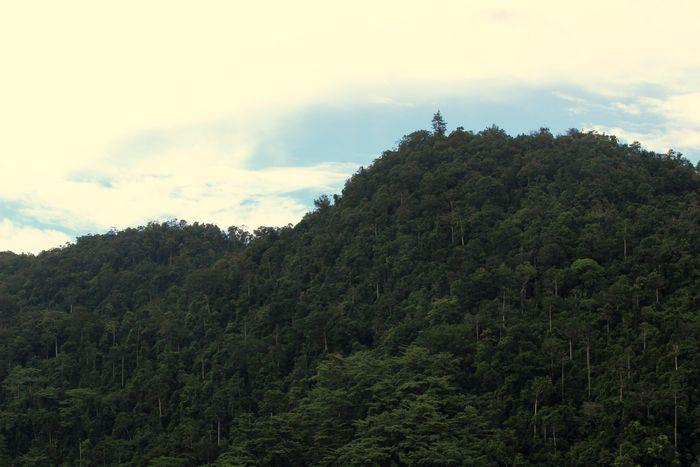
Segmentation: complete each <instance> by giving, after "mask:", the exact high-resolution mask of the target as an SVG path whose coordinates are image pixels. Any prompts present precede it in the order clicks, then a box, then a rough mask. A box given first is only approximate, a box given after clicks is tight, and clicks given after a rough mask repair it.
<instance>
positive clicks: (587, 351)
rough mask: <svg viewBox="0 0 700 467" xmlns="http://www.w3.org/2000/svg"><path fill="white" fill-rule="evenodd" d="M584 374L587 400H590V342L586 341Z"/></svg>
mask: <svg viewBox="0 0 700 467" xmlns="http://www.w3.org/2000/svg"><path fill="white" fill-rule="evenodd" d="M586 372H587V374H588V400H591V342H590V341H589V340H586Z"/></svg>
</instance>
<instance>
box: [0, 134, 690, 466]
mask: <svg viewBox="0 0 700 467" xmlns="http://www.w3.org/2000/svg"><path fill="white" fill-rule="evenodd" d="M699 187H700V179H699V177H698V173H697V171H696V170H695V168H694V167H693V166H692V165H691V164H690V163H689V162H688V161H687V160H685V159H683V158H682V157H681V156H680V155H679V154H676V153H673V152H670V153H668V154H666V155H660V154H655V153H653V152H648V151H645V150H643V149H642V148H641V147H640V146H639V145H637V144H632V145H623V144H620V143H619V142H618V141H617V140H616V139H615V138H614V137H609V136H604V135H598V134H595V133H592V132H587V133H586V132H580V131H577V130H571V131H569V132H568V133H567V134H564V135H559V136H554V135H552V134H551V133H550V132H549V131H548V130H546V129H541V130H539V131H537V132H533V133H531V134H529V135H519V136H516V137H511V136H508V135H507V134H506V133H505V132H503V131H502V130H500V129H498V128H496V127H492V128H488V129H486V130H484V131H482V132H480V133H476V134H474V133H472V132H468V131H464V130H462V129H457V130H455V131H453V132H451V133H450V134H449V135H445V134H440V133H436V132H434V133H431V132H427V131H417V132H414V133H411V134H410V135H408V136H406V137H404V138H403V139H402V140H401V141H399V143H398V144H397V147H396V148H395V149H394V150H390V151H386V152H385V153H384V154H383V155H382V156H381V157H379V158H378V159H377V160H375V161H374V163H373V164H372V165H371V166H370V167H368V168H362V169H360V170H359V171H358V172H357V173H356V174H354V175H353V176H352V177H351V178H350V179H349V180H348V182H347V183H346V185H345V188H344V189H343V191H342V193H341V194H340V195H335V196H333V197H326V196H322V197H320V198H319V199H318V200H317V201H316V202H315V210H314V211H312V212H310V213H309V214H307V215H306V216H304V218H303V219H302V220H301V221H300V222H299V223H298V224H296V225H295V226H287V227H282V228H270V227H262V228H259V229H257V230H256V231H255V232H253V233H248V232H245V231H243V230H241V229H239V228H236V227H231V228H230V229H229V230H227V231H226V232H225V233H224V232H222V231H221V230H220V229H219V228H218V227H216V226H212V225H207V224H204V225H202V224H193V225H188V224H186V223H184V222H171V223H164V224H158V223H152V224H149V225H148V226H146V227H144V228H139V229H126V230H125V231H121V232H113V233H109V234H106V235H96V236H86V237H81V238H79V239H78V240H77V242H76V243H75V244H74V245H70V246H67V247H65V248H62V249H56V250H51V251H48V252H45V253H42V254H40V255H38V256H36V257H32V256H20V255H9V254H6V253H5V254H3V255H2V256H0V317H1V318H2V321H3V322H2V323H0V324H2V327H1V328H0V332H2V333H3V334H2V337H3V339H2V344H0V362H1V363H2V365H0V379H2V381H3V392H2V396H0V434H1V435H2V436H0V458H2V456H5V459H11V462H16V463H25V464H31V463H37V464H41V463H45V464H51V463H61V462H69V463H79V462H84V463H98V462H105V463H109V464H121V463H124V464H128V463H131V464H137V465H159V463H160V465H195V464H198V465H201V464H207V463H210V464H211V463H216V464H217V465H242V464H256V463H259V464H264V465H289V464H293V465H311V464H314V465H315V464H348V465H355V464H368V463H369V464H381V465H392V464H421V463H422V464H432V465H445V464H465V463H466V464H469V463H471V464H519V465H542V464H545V465H561V464H562V463H563V464H568V465H584V464H588V465H590V464H595V463H600V464H612V463H618V464H619V465H628V464H629V465H632V464H634V463H642V464H653V463H661V464H674V463H675V464H679V465H680V464H684V465H688V464H691V463H693V462H698V459H699V458H698V456H699V455H700V448H699V447H698V446H700V438H698V436H699V434H698V432H697V430H696V429H694V428H693V420H697V418H698V417H700V410H699V409H698V403H697V401H698V399H699V398H700V393H698V391H697V389H695V388H696V387H700V385H698V384H697V383H699V382H700V374H699V372H698V368H700V352H698V351H697V348H698V343H699V342H698V340H699V339H700V319H699V318H698V314H697V310H698V307H700V298H699V297H698V293H697V291H698V290H700V281H699V279H698V277H699V271H700V264H699V260H698V258H699V257H700V250H699V248H700V247H699V246H698V245H700V231H699V230H700V229H698V225H699V223H698V220H699V219H700V209H699V207H700V203H699V202H698V201H699V200H698V194H699ZM154 388H155V389H154Z"/></svg>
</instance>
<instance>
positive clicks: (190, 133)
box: [0, 0, 700, 253]
mask: <svg viewBox="0 0 700 467" xmlns="http://www.w3.org/2000/svg"><path fill="white" fill-rule="evenodd" d="M698 17H700V2H697V1H696V0H693V1H681V0H675V1H674V0H668V1H666V2H663V3H662V2H658V1H647V0H635V1H626V0H620V1H612V0H607V1H597V0H592V1H591V0H589V1H588V2H576V3H574V2H568V1H561V0H559V1H536V0H535V1H528V2H522V1H499V0H488V1H477V0H473V1H468V0H461V1H439V0H433V1H420V2H414V1H409V0H403V1H391V0H388V1H382V2H377V1H376V0H375V1H371V2H370V1H363V0H358V1H353V2H329V1H305V0H297V1H294V2H289V1H279V2H277V1H265V2H240V1H233V0H229V1H206V0H203V1H199V2H184V1H177V0H169V1H162V2H161V1H155V0H152V1H148V2H144V1H129V0H122V1H119V2H96V1H94V0H91V1H85V2H81V1H71V0H64V1H62V2H53V1H45V2H42V1H31V2H3V3H1V4H0V64H1V67H2V68H1V73H0V251H4V250H10V251H14V252H17V253H19V252H28V253H38V252H40V251H42V250H45V249H50V248H54V247H60V246H62V245H65V244H66V243H69V242H73V241H74V240H75V238H76V237H77V236H80V235H86V234H95V233H98V234H99V233H104V232H106V231H109V230H111V229H114V228H116V229H123V228H126V227H135V226H139V225H144V224H146V223H148V222H149V221H153V220H159V221H160V220H169V219H175V218H177V219H185V220H187V221H189V222H195V221H198V222H207V223H215V224H217V225H219V226H220V227H222V228H226V227H228V226H230V225H238V226H246V227H248V228H249V229H254V228H256V227H258V226H260V225H268V226H273V225H274V226H279V225H286V224H288V223H295V222H297V221H298V220H299V219H301V217H302V216H303V215H304V213H305V212H306V211H308V210H309V209H310V206H312V202H313V199H314V198H316V197H318V196H319V195H320V194H323V193H326V194H331V193H338V192H340V191H341V190H342V187H343V184H344V181H345V180H346V178H347V177H348V176H349V175H351V174H352V173H353V172H355V171H356V170H357V169H358V168H359V167H360V166H363V165H364V166H366V165H368V164H370V163H371V162H372V160H373V159H375V158H376V157H378V156H379V155H380V154H381V153H382V152H383V151H384V150H386V149H391V148H392V147H394V146H395V144H396V142H397V141H398V140H400V139H401V137H402V136H403V135H405V134H407V133H410V132H412V131H414V130H417V129H427V128H428V127H429V124H430V120H431V118H432V115H433V113H434V112H435V111H436V110H437V109H440V111H441V112H442V114H443V115H444V117H445V119H446V120H447V123H448V129H450V128H454V127H456V126H462V127H464V128H465V129H468V130H473V131H480V130H482V129H484V128H486V127H488V126H491V125H494V124H495V125H498V126H499V127H501V128H503V129H504V130H506V131H507V132H509V133H510V134H513V135H515V134H520V133H529V132H531V131H534V130H537V129H539V128H540V127H547V128H550V129H551V130H552V132H554V133H559V132H564V131H566V130H567V129H569V128H579V129H582V130H595V131H598V132H601V133H607V134H613V135H616V136H618V138H620V139H621V140H622V141H624V142H629V143H631V142H634V141H638V142H640V143H641V144H642V146H643V147H645V148H647V149H650V150H654V151H659V152H666V151H667V150H668V149H671V148H672V149H674V150H676V151H679V152H681V153H683V154H684V155H685V157H687V158H688V159H689V160H691V161H692V162H693V163H697V162H698V159H700V54H698V53H697V45H698V44H700V28H698V27H697V24H696V22H697V18H698Z"/></svg>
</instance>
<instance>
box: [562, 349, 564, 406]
mask: <svg viewBox="0 0 700 467" xmlns="http://www.w3.org/2000/svg"><path fill="white" fill-rule="evenodd" d="M561 400H562V402H563V401H564V358H562V359H561Z"/></svg>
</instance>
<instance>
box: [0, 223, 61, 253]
mask: <svg viewBox="0 0 700 467" xmlns="http://www.w3.org/2000/svg"><path fill="white" fill-rule="evenodd" d="M70 240H72V239H71V238H70V237H69V236H68V235H66V234H64V233H63V232H59V231H57V230H52V229H38V228H35V227H28V226H21V225H16V224H14V223H13V222H11V221H10V220H9V219H3V220H0V251H14V252H15V253H39V252H41V251H42V250H48V249H51V248H54V247H57V246H60V245H63V244H65V243H66V242H69V241H70Z"/></svg>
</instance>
